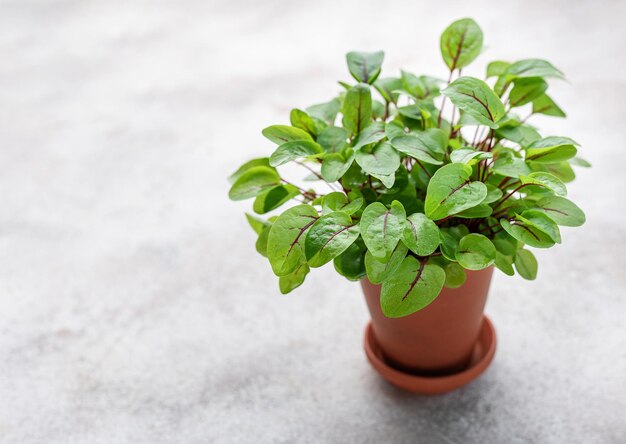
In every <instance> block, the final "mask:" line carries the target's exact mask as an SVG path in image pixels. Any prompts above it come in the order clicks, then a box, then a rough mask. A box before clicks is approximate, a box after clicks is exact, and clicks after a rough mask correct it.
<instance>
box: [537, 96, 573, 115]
mask: <svg viewBox="0 0 626 444" xmlns="http://www.w3.org/2000/svg"><path fill="white" fill-rule="evenodd" d="M533 114H545V115H546V116H554V117H565V116H566V114H565V111H563V110H562V109H561V108H560V107H559V105H557V104H556V103H555V102H554V100H552V99H551V98H550V97H549V96H548V95H547V94H542V95H540V96H539V97H537V98H536V99H534V100H533Z"/></svg>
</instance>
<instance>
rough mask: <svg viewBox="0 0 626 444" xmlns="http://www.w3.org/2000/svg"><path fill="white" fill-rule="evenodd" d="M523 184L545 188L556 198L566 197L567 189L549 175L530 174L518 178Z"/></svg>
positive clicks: (558, 180) (554, 177)
mask: <svg viewBox="0 0 626 444" xmlns="http://www.w3.org/2000/svg"><path fill="white" fill-rule="evenodd" d="M519 178H520V180H521V181H522V183H523V184H536V185H537V186H541V187H543V188H547V189H548V190H550V191H552V192H553V193H554V194H556V195H558V196H567V188H566V187H565V184H564V183H563V182H561V180H560V179H559V178H558V177H556V176H553V175H552V174H550V173H543V172H537V173H531V174H529V175H528V176H520V177H519Z"/></svg>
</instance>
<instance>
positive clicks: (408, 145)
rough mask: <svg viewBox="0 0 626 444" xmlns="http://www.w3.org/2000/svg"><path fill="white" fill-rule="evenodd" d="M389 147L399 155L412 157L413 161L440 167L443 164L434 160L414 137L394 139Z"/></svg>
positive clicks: (431, 154)
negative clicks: (398, 152)
mask: <svg viewBox="0 0 626 444" xmlns="http://www.w3.org/2000/svg"><path fill="white" fill-rule="evenodd" d="M391 145H392V146H393V147H394V148H395V149H396V150H398V151H400V152H401V153H404V154H406V155H408V156H411V157H413V158H414V159H417V160H421V161H422V162H425V163H428V164H431V165H441V164H443V162H442V161H441V160H439V159H436V158H435V157H434V155H433V153H431V152H430V151H429V150H428V148H426V147H425V146H424V144H423V142H422V141H421V140H420V139H419V138H418V137H415V136H414V135H411V136H400V137H396V138H395V139H393V140H392V141H391Z"/></svg>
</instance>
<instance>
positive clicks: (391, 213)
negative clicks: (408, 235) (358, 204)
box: [360, 201, 406, 259]
mask: <svg viewBox="0 0 626 444" xmlns="http://www.w3.org/2000/svg"><path fill="white" fill-rule="evenodd" d="M405 219H406V214H405V211H404V207H403V206H402V204H401V203H400V202H398V201H394V202H392V204H391V207H390V208H389V209H388V208H387V207H385V206H384V205H383V204H382V203H380V202H374V203H372V204H370V205H368V206H367V208H365V210H364V211H363V215H362V216H361V222H360V226H361V237H362V238H363V241H364V242H365V245H366V246H367V248H368V250H369V251H370V252H371V253H372V255H374V257H377V258H382V259H386V258H388V257H389V256H390V255H391V253H392V252H393V250H394V249H395V248H396V245H397V244H398V241H399V240H400V238H401V237H402V232H403V231H404V223H405Z"/></svg>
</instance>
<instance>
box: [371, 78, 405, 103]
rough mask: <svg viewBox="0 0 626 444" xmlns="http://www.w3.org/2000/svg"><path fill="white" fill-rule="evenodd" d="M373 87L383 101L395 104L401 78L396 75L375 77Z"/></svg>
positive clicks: (400, 86) (400, 85)
mask: <svg viewBox="0 0 626 444" xmlns="http://www.w3.org/2000/svg"><path fill="white" fill-rule="evenodd" d="M374 88H376V90H377V91H378V92H379V93H380V95H381V96H382V97H383V99H385V101H387V102H390V103H394V104H395V103H397V102H398V96H399V93H398V92H397V91H398V90H399V89H400V88H402V80H401V79H399V78H397V77H387V78H384V79H376V81H375V82H374Z"/></svg>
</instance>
